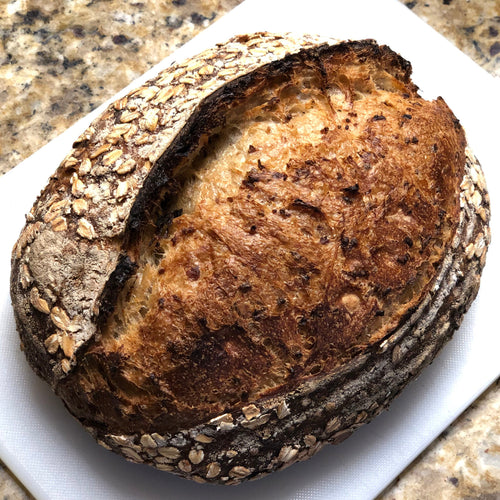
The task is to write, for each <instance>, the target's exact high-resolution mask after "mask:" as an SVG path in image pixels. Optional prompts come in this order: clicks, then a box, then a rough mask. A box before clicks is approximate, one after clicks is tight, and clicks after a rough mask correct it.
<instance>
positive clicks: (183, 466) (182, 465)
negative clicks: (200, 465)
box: [177, 460, 192, 474]
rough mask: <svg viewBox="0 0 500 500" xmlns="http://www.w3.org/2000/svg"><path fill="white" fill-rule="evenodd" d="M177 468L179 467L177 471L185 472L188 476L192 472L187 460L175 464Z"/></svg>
mask: <svg viewBox="0 0 500 500" xmlns="http://www.w3.org/2000/svg"><path fill="white" fill-rule="evenodd" d="M177 467H179V469H180V470H181V471H182V472H185V473H186V474H189V473H190V472H191V471H192V467H191V464H190V463H189V460H181V461H180V462H179V463H178V464H177Z"/></svg>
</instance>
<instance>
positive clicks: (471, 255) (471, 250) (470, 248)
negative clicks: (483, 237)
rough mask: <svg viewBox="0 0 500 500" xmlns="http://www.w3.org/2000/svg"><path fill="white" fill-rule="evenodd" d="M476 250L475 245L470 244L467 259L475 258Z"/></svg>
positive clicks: (466, 251) (466, 250)
mask: <svg viewBox="0 0 500 500" xmlns="http://www.w3.org/2000/svg"><path fill="white" fill-rule="evenodd" d="M475 251H476V249H475V247H474V243H469V244H468V245H467V247H466V248H465V255H466V257H467V258H468V259H469V260H471V259H472V257H474V253H475Z"/></svg>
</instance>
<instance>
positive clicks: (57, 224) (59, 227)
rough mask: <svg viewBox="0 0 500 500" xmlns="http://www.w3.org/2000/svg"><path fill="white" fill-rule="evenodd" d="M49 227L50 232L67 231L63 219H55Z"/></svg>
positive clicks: (66, 225)
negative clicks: (50, 228)
mask: <svg viewBox="0 0 500 500" xmlns="http://www.w3.org/2000/svg"><path fill="white" fill-rule="evenodd" d="M51 227H52V231H55V232H60V231H66V229H68V224H67V223H66V219H65V218H64V217H57V218H56V219H54V220H53V221H52V224H51Z"/></svg>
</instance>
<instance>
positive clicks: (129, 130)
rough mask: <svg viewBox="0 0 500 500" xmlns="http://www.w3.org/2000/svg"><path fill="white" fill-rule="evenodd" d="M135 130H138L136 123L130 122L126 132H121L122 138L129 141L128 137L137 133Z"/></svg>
mask: <svg viewBox="0 0 500 500" xmlns="http://www.w3.org/2000/svg"><path fill="white" fill-rule="evenodd" d="M137 130H139V128H138V127H137V125H135V124H134V123H132V125H131V127H130V128H129V129H128V132H125V133H124V134H123V138H124V139H125V140H126V141H127V142H128V141H130V139H131V138H132V137H133V136H134V135H135V134H136V133H137Z"/></svg>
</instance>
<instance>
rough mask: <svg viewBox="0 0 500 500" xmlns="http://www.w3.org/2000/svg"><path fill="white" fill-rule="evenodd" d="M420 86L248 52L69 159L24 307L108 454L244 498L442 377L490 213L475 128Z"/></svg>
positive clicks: (385, 74)
mask: <svg viewBox="0 0 500 500" xmlns="http://www.w3.org/2000/svg"><path fill="white" fill-rule="evenodd" d="M299 49H302V50H301V51H300V52H298V53H297V51H298V50H299ZM286 54H289V55H288V56H286ZM285 56H286V57H285ZM211 59H212V61H213V64H210V63H207V60H211ZM221 61H222V62H221ZM410 72H411V68H410V65H409V64H408V63H407V62H406V61H405V60H403V59H402V58H401V57H399V56H398V55H396V54H395V53H393V52H392V51H391V50H390V49H388V48H387V47H379V46H378V45H376V44H375V43H374V42H371V41H362V42H344V43H339V44H328V43H325V42H321V41H318V40H315V39H313V38H310V37H305V38H304V39H294V38H287V37H281V36H278V35H264V34H259V35H254V36H244V37H240V38H237V39H234V40H232V41H230V42H228V43H227V44H225V45H223V46H221V47H219V53H218V54H216V53H215V52H210V51H209V52H208V53H205V54H202V55H200V56H198V57H195V58H194V59H192V60H190V61H187V62H185V63H181V65H180V66H179V67H174V68H171V69H170V70H167V71H166V72H165V73H163V74H161V75H160V76H159V77H158V78H157V79H156V80H154V81H152V82H149V84H148V85H146V86H144V87H142V88H141V89H139V90H138V91H136V92H133V93H131V94H130V95H129V96H127V97H124V98H123V99H121V100H119V101H117V102H116V103H115V104H114V106H113V107H111V108H110V109H109V110H108V111H107V112H106V113H105V114H104V115H103V116H102V117H101V118H100V119H98V120H97V121H96V122H95V123H94V124H93V125H92V127H91V128H90V129H89V130H88V131H87V132H86V133H85V134H84V135H83V136H82V137H81V138H80V139H79V140H78V141H77V142H76V143H75V150H74V151H73V153H72V154H71V156H69V157H68V159H67V160H66V161H65V163H64V164H63V165H62V166H61V167H60V169H59V170H58V172H57V173H56V174H55V176H54V178H53V180H52V181H51V183H50V184H49V186H48V187H47V188H46V189H45V191H44V192H43V193H42V195H41V197H40V198H39V200H38V202H37V204H35V206H34V208H33V210H32V212H31V213H30V215H29V217H28V219H29V223H28V225H27V227H26V228H25V230H24V231H23V233H22V235H21V238H20V240H19V242H18V244H17V246H16V248H15V249H14V254H13V275H12V276H13V277H12V294H13V301H14V304H15V311H16V319H17V321H18V327H19V330H20V333H21V338H22V339H23V341H24V344H25V349H26V353H27V356H28V360H29V361H30V362H31V364H32V366H33V367H34V368H35V370H36V371H38V372H39V373H40V374H41V375H42V376H43V377H44V378H45V379H47V380H48V381H49V382H50V383H51V384H52V386H53V388H54V389H55V390H56V392H57V393H58V394H59V395H60V396H61V397H62V398H63V400H64V401H65V403H66V405H67V406H68V408H69V409H70V411H71V412H72V413H73V414H74V415H75V416H76V417H77V418H78V419H79V420H80V421H81V422H82V423H83V424H84V425H85V426H87V427H88V428H89V430H90V431H91V432H92V433H93V434H94V435H95V436H96V438H97V439H98V440H99V441H100V442H101V444H104V445H105V446H106V447H109V448H111V449H114V450H115V451H118V452H119V453H122V454H123V455H125V456H126V457H127V458H129V459H131V460H134V461H141V462H142V461H144V462H147V463H151V464H153V465H155V466H156V467H159V468H163V469H165V470H172V471H174V472H176V473H178V474H181V475H184V476H188V477H191V478H193V479H199V480H201V477H203V478H205V479H207V480H216V481H221V482H225V483H227V482H229V483H230V482H237V481H239V480H242V479H245V478H247V477H256V476H258V475H259V474H261V473H264V472H269V471H272V470H274V469H276V468H279V467H282V466H283V465H289V464H290V463H293V462H294V461H296V460H300V459H304V458H307V457H309V456H310V455H312V454H313V453H314V452H315V451H317V449H319V448H320V447H321V445H322V443H324V442H326V441H330V442H337V441H339V440H341V439H342V438H343V437H347V435H349V434H350V432H352V430H353V429H354V428H356V426H358V425H360V424H361V423H362V422H364V421H368V420H370V419H371V418H372V417H373V416H374V415H376V414H377V413H378V412H379V411H381V409H383V408H384V407H386V406H387V405H388V404H389V402H390V401H391V400H392V398H393V397H394V396H395V395H396V394H397V393H398V392H399V391H400V390H401V389H402V387H403V386H404V385H405V384H406V383H407V382H408V381H409V380H410V379H411V378H412V377H414V376H416V375H417V374H418V373H419V371H420V370H421V369H422V367H423V366H425V364H427V363H428V362H429V361H430V360H431V359H432V357H433V356H434V355H435V354H436V352H437V350H438V349H439V348H440V346H441V345H442V344H443V343H444V341H445V340H446V339H448V338H449V336H450V335H451V333H452V332H453V330H454V329H455V328H456V327H457V325H458V324H459V323H460V321H461V317H462V315H463V313H464V312H465V310H466V309H467V307H468V306H469V304H470V302H471V300H472V299H473V297H474V296H475V293H476V292H477V287H478V285H479V274H480V270H481V269H482V267H483V265H484V259H485V254H486V246H487V244H488V242H489V233H488V230H487V221H488V217H489V212H488V199H487V193H486V189H485V185H484V179H483V178H482V173H481V170H480V167H479V165H478V164H477V162H476V160H475V159H474V158H473V156H472V154H471V153H470V152H468V153H467V155H466V141H465V136H464V132H463V130H462V128H461V126H460V124H459V123H458V121H457V120H456V118H455V117H454V115H453V113H452V112H451V111H450V110H449V108H448V107H447V106H446V104H445V103H444V101H443V100H442V99H440V98H438V99H436V100H435V101H431V102H428V101H425V100H423V99H422V98H420V96H419V95H418V92H417V88H416V87H415V85H414V84H413V83H412V82H411V80H410ZM226 78H227V81H225V80H226ZM190 92H191V93H190ZM466 156H467V158H466ZM411 325H413V326H414V330H412V329H411ZM389 345H390V346H391V350H389V351H388V349H387V346H389ZM382 346H385V347H382ZM402 360H404V363H402ZM385 389H387V390H388V392H386V390H385ZM306 408H307V410H306ZM306 415H307V417H306ZM228 450H229V451H230V452H231V454H232V453H233V452H234V453H236V455H238V456H239V458H238V460H236V461H235V460H233V459H234V457H235V456H236V455H232V456H229V454H228V453H229V451H228ZM250 450H254V452H255V450H257V452H255V453H253V452H252V453H250ZM259 450H260V451H259ZM224 457H225V458H224Z"/></svg>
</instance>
